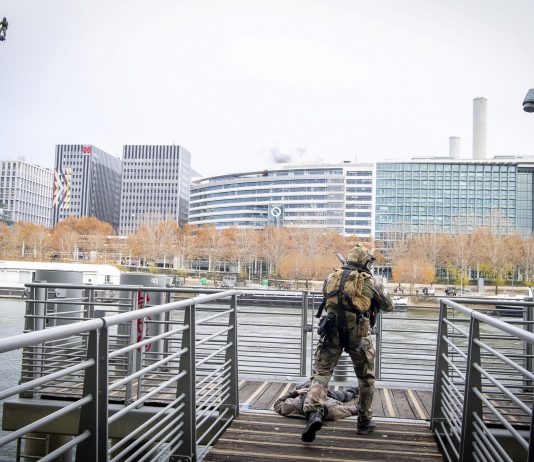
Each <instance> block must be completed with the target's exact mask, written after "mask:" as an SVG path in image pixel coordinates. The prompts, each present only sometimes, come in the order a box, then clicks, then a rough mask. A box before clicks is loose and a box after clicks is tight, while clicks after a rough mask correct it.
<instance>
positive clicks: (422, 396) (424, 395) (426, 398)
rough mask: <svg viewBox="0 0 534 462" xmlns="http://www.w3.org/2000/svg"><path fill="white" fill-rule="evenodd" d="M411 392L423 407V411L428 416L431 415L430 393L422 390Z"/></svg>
mask: <svg viewBox="0 0 534 462" xmlns="http://www.w3.org/2000/svg"><path fill="white" fill-rule="evenodd" d="M413 392H414V394H415V396H416V397H417V398H418V399H419V402H420V403H421V404H422V405H423V409H424V410H425V411H426V413H427V414H428V415H430V414H431V413H432V392H430V391H423V390H414V391H413Z"/></svg>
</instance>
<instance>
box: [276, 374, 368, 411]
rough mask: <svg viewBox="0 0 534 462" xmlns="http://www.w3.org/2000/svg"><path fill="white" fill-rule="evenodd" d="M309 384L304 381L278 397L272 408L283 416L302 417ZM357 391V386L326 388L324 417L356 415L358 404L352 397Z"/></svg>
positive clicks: (354, 396)
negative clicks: (336, 388) (344, 388)
mask: <svg viewBox="0 0 534 462" xmlns="http://www.w3.org/2000/svg"><path fill="white" fill-rule="evenodd" d="M310 385H311V383H310V382H306V383H304V384H302V385H301V386H297V388H295V389H294V390H292V391H290V392H288V393H286V394H285V395H283V396H281V397H280V398H278V399H277V400H276V401H275V403H274V405H273V408H274V410H275V411H276V412H278V414H280V415H283V416H285V417H294V416H296V417H304V411H303V409H302V407H303V405H304V400H305V399H306V394H307V393H308V391H309V390H310ZM358 393H359V391H358V389H357V388H347V389H346V390H331V389H328V390H327V392H326V402H325V409H326V415H325V417H324V418H325V419H327V420H337V419H344V418H345V417H349V416H351V415H358V406H356V405H355V404H354V399H355V398H356V397H357V396H358Z"/></svg>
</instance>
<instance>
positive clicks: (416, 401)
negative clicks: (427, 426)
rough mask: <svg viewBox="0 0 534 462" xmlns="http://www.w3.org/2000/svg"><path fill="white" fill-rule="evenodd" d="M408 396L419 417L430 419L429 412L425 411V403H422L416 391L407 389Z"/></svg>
mask: <svg viewBox="0 0 534 462" xmlns="http://www.w3.org/2000/svg"><path fill="white" fill-rule="evenodd" d="M406 396H407V399H408V402H409V403H410V406H411V407H412V409H413V411H414V413H415V415H416V416H417V418H418V419H426V420H428V419H430V416H429V414H427V413H426V412H425V410H424V409H423V405H422V404H421V403H420V401H419V399H418V398H417V396H415V393H414V392H413V391H412V390H406Z"/></svg>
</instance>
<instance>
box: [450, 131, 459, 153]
mask: <svg viewBox="0 0 534 462" xmlns="http://www.w3.org/2000/svg"><path fill="white" fill-rule="evenodd" d="M449 157H452V158H453V159H459V158H460V137H459V136H451V137H449Z"/></svg>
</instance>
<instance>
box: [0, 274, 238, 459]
mask: <svg viewBox="0 0 534 462" xmlns="http://www.w3.org/2000/svg"><path fill="white" fill-rule="evenodd" d="M29 287H30V289H31V290H30V295H29V298H28V300H27V312H26V329H27V330H28V332H25V333H23V334H21V335H16V336H12V337H8V338H4V339H0V354H2V353H7V352H11V351H14V350H18V349H21V348H23V349H24V350H23V357H22V373H21V381H20V384H19V385H17V386H15V387H11V388H9V389H6V390H1V391H0V401H2V404H3V421H2V424H3V429H4V430H9V431H11V433H7V434H4V436H2V437H0V454H6V453H7V452H6V451H8V450H9V446H10V445H11V446H12V448H11V450H13V446H15V449H14V450H15V451H16V457H17V459H19V458H24V460H37V459H38V460H42V461H50V460H54V459H55V458H57V457H60V456H64V457H72V458H73V460H76V461H95V460H98V461H112V462H114V461H117V462H118V461H121V462H123V461H136V462H137V461H147V460H148V461H153V460H195V459H196V458H197V457H200V455H201V454H202V453H203V452H204V451H206V450H207V448H208V447H209V446H210V445H211V444H212V443H213V442H214V441H215V440H216V438H217V437H218V436H219V435H220V434H221V433H222V432H223V431H224V429H225V428H226V427H227V426H228V425H229V424H230V422H231V421H232V420H233V419H234V418H235V417H236V416H237V415H238V412H239V406H238V405H239V402H238V370H237V324H236V311H237V296H238V295H239V292H238V291H235V290H229V291H224V292H220V291H219V292H217V293H214V294H206V295H198V296H195V297H193V298H189V299H186V300H182V301H176V302H171V303H164V304H158V305H157V306H147V307H144V308H141V307H139V305H140V303H139V302H140V301H143V303H145V302H146V298H145V295H144V292H146V291H148V290H149V291H151V292H152V291H157V290H158V289H155V288H149V289H145V288H140V287H132V286H114V287H113V292H114V295H113V297H111V298H110V296H109V295H110V294H109V290H110V288H109V286H72V285H58V284H53V285H52V284H40V283H34V284H30V285H29ZM67 288H68V289H73V288H77V289H79V290H80V296H79V297H70V298H69V299H66V298H54V295H53V294H55V295H57V290H61V289H67ZM106 291H108V292H106ZM162 293H167V292H166V291H165V289H163V290H162ZM166 297H167V298H168V293H167V295H166ZM223 300H224V304H223V305H221V304H217V305H215V306H213V305H211V304H210V303H211V302H215V301H218V302H221V301H223ZM109 313H113V314H109ZM107 314H108V315H107ZM0 358H1V356H0ZM51 435H52V436H51ZM54 435H60V436H59V437H53V436H54ZM109 442H111V444H109ZM44 446H46V447H44ZM74 452H75V456H74Z"/></svg>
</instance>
